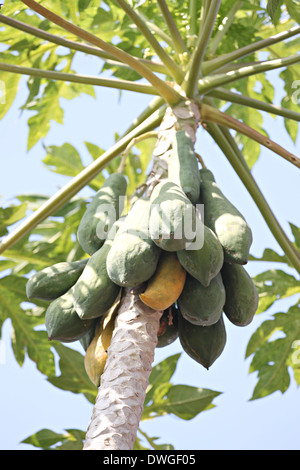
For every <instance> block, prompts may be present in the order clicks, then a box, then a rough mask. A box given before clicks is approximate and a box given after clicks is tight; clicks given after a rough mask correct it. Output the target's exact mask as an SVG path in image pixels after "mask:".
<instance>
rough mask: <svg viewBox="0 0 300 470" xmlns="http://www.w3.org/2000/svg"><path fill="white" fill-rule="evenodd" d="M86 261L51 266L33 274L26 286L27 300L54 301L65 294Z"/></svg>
mask: <svg viewBox="0 0 300 470" xmlns="http://www.w3.org/2000/svg"><path fill="white" fill-rule="evenodd" d="M87 261H88V260H87V259H82V260H78V261H72V262H69V263H68V262H61V263H56V264H53V265H52V266H49V267H47V268H44V269H42V270H41V271H38V272H37V273H35V274H34V275H33V276H32V277H31V278H30V279H29V280H28V281H27V284H26V295H27V297H28V299H29V300H31V299H40V300H50V301H51V300H54V299H57V298H58V297H60V296H61V295H63V294H65V293H66V292H67V291H68V290H69V289H70V288H71V287H72V286H73V285H74V284H75V282H76V281H77V279H78V278H79V276H80V275H81V273H82V271H83V269H84V267H85V266H86V263H87Z"/></svg>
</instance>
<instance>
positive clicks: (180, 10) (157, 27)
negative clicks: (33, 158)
mask: <svg viewBox="0 0 300 470" xmlns="http://www.w3.org/2000/svg"><path fill="white" fill-rule="evenodd" d="M40 3H41V2H40ZM42 3H43V6H45V7H48V8H50V9H51V10H53V11H55V12H56V13H57V14H58V15H61V16H62V17H63V18H66V19H67V20H69V21H71V22H72V23H74V24H76V25H78V26H80V27H81V28H84V29H85V30H86V31H89V32H91V33H93V34H95V35H99V36H100V37H101V39H103V40H104V41H106V42H108V43H110V42H111V43H116V44H117V46H118V48H120V49H121V50H122V51H126V52H127V53H128V54H131V55H132V56H134V57H135V58H137V59H143V60H151V59H155V60H156V51H155V50H154V48H153V45H151V44H149V42H148V41H147V40H146V38H145V37H144V35H143V34H141V32H140V30H139V29H138V28H137V27H136V25H134V24H133V22H132V21H131V19H130V18H129V16H128V15H126V14H125V12H124V11H123V9H122V8H121V7H120V6H119V4H118V2H117V1H115V0H114V1H111V2H101V4H100V6H99V1H96V0H79V1H76V2H74V1H72V0H67V1H60V0H47V1H44V2H42ZM129 3H130V5H131V6H132V7H133V9H134V11H136V12H138V13H139V14H140V15H141V16H142V18H146V19H148V20H147V21H148V23H147V24H149V28H150V30H151V28H152V30H153V31H154V32H155V33H156V35H157V37H158V38H159V39H160V40H161V42H162V43H163V44H164V46H165V49H164V50H165V51H166V52H167V54H168V55H169V56H170V57H171V58H172V59H173V60H174V62H175V64H177V65H178V66H179V67H183V66H185V65H186V60H187V59H186V55H188V54H190V53H191V52H192V51H193V50H194V47H195V35H194V34H192V33H193V29H194V28H195V24H194V23H193V18H192V17H191V16H190V10H189V7H188V2H186V1H183V0H170V1H169V2H168V6H169V9H170V11H171V13H172V15H173V18H174V21H175V24H176V27H177V28H178V31H179V33H180V34H181V36H182V37H183V38H185V45H186V54H185V53H181V54H178V53H177V52H176V48H175V47H174V43H173V41H172V38H170V36H169V30H168V27H167V24H166V21H164V18H163V16H162V15H161V14H160V10H159V6H158V4H157V2H148V1H143V0H142V1H137V0H132V1H131V2H129ZM190 3H191V4H192V3H193V2H192V1H191V2H190ZM203 3H206V2H195V4H196V16H197V17H199V16H200V10H201V6H202V4H203ZM236 3H239V8H238V10H237V11H236V12H235V13H236V14H232V11H233V10H232V9H233V8H234V7H235V6H236ZM261 3H262V2H260V1H258V0H244V1H242V2H235V1H234V0H230V1H226V2H222V3H221V6H220V9H219V13H218V16H217V18H216V22H215V24H214V28H213V34H212V40H211V42H210V45H209V47H208V49H207V51H206V56H205V60H204V67H205V64H206V66H209V65H210V64H212V63H213V61H214V60H216V59H218V57H222V56H223V55H225V54H229V53H231V52H232V51H237V50H239V49H241V48H243V47H246V46H248V45H249V44H254V43H255V42H256V41H258V40H263V39H265V38H267V37H270V36H271V35H274V34H277V33H280V32H282V31H287V30H289V29H290V28H291V27H292V26H293V25H294V24H295V23H299V21H300V18H299V8H298V6H297V3H298V2H297V1H295V0H286V1H283V0H280V1H278V0H269V1H268V2H267V6H266V7H264V6H262V5H261ZM2 13H4V15H5V16H6V17H8V18H13V19H15V20H18V21H19V22H22V23H25V24H27V25H29V26H31V27H34V28H40V30H42V31H43V32H45V33H47V34H52V35H55V36H56V37H57V36H58V37H63V38H64V39H66V40H69V41H74V40H76V41H77V38H76V37H75V36H74V34H72V33H70V32H68V31H65V30H64V31H63V34H62V30H61V28H60V27H59V26H57V25H56V24H54V23H52V22H50V21H49V20H47V19H44V18H41V16H40V15H38V14H36V13H34V12H30V10H29V9H28V8H27V6H26V5H25V4H24V3H22V2H20V1H19V0H11V1H10V2H6V4H5V7H4V9H3V11H2ZM227 15H228V17H229V21H230V25H229V34H224V35H222V33H221V31H222V28H219V26H220V25H221V23H222V20H223V19H224V17H225V16H227ZM153 18H156V19H157V20H155V24H154V22H153ZM0 21H1V18H0ZM1 26H2V25H1ZM1 40H2V43H3V46H4V47H3V48H2V49H1V51H2V52H0V62H1V63H3V64H12V65H15V66H22V67H31V68H35V69H41V70H49V71H54V72H65V73H69V74H73V75H76V74H77V73H80V71H77V70H76V57H77V56H78V55H79V54H81V52H80V51H78V50H73V49H71V48H69V49H68V48H67V47H62V45H61V44H55V43H54V42H50V41H45V40H44V39H43V38H40V37H38V36H35V35H30V34H27V35H24V32H23V31H21V30H19V29H17V28H16V27H15V26H12V25H9V24H4V25H3V29H2V30H1ZM297 40H298V39H294V38H291V39H290V40H289V41H287V42H277V43H274V44H272V45H270V46H267V47H264V48H262V50H255V49H254V50H253V52H252V53H251V54H248V55H247V56H245V57H240V58H239V59H238V61H237V62H235V63H234V65H235V66H237V67H241V66H242V65H248V64H253V63H256V62H259V61H260V60H268V59H274V58H278V57H287V56H294V55H297V54H298V49H299V47H298V42H297ZM98 52H99V51H98ZM94 61H95V68H96V69H97V70H98V69H99V68H100V69H101V73H100V75H101V74H106V75H108V76H109V77H110V78H113V79H119V80H126V81H128V82H131V83H132V84H133V86H134V85H135V84H137V83H140V81H141V76H140V75H139V74H138V73H137V71H135V70H132V69H131V68H130V67H128V66H126V64H125V65H124V64H123V65H122V66H120V62H118V61H114V60H111V59H105V58H103V57H99V55H98V56H97V53H96V51H94ZM231 65H232V64H230V62H229V65H225V71H226V66H227V67H229V68H230V66H231ZM164 70H165V69H164ZM217 72H218V69H217ZM221 72H222V68H221ZM170 75H171V74H170V73H169V71H168V70H165V73H164V76H165V78H166V81H167V80H170V79H171V76H170ZM299 76H300V65H299V62H298V63H294V64H292V65H291V66H289V67H283V69H282V70H281V71H280V75H279V77H280V79H281V81H282V86H283V88H284V90H285V97H284V98H283V100H282V103H281V106H282V109H283V114H282V115H283V118H284V124H285V128H286V131H287V133H288V135H289V136H290V138H291V141H292V142H293V143H295V142H296V139H297V135H298V122H299V116H298V119H291V118H290V116H291V114H289V113H288V111H290V112H291V113H295V114H296V113H297V108H298V106H297V105H296V104H295V103H294V101H293V100H292V93H293V91H294V90H293V87H292V84H293V83H294V82H295V81H296V80H297V79H298V78H299ZM20 77H21V75H20V74H17V73H11V71H2V72H1V75H0V78H1V80H2V81H3V82H5V84H7V85H6V89H5V97H6V99H5V103H4V104H3V105H1V106H0V119H3V118H5V115H6V113H7V112H8V111H9V109H10V108H11V106H12V104H13V103H14V100H15V99H16V96H17V93H18V85H19V82H20ZM26 83H27V96H26V97H25V98H24V103H23V105H22V107H21V111H22V113H23V116H24V118H25V119H27V123H28V140H27V150H31V149H32V148H33V147H34V146H35V145H36V144H37V143H38V142H40V141H43V139H44V138H45V136H47V134H48V133H49V130H50V129H51V123H52V121H55V122H57V123H60V124H63V123H64V106H66V100H73V99H76V98H78V97H79V96H80V95H81V94H82V93H84V94H88V95H90V96H91V97H95V86H93V85H90V84H86V83H74V82H69V81H60V80H54V79H49V78H45V77H43V76H41V77H37V76H29V78H26ZM218 91H219V94H218V95H215V96H214V95H213V93H212V94H211V99H212V100H213V103H214V106H216V107H217V108H218V109H220V110H222V111H224V110H225V111H226V113H227V115H229V116H231V117H233V118H235V119H237V120H239V121H242V122H244V123H246V124H247V125H248V126H250V127H251V128H252V129H254V130H255V131H258V132H260V133H262V134H263V135H266V136H267V132H266V130H265V129H264V127H263V125H264V114H263V111H262V108H260V107H259V106H257V107H255V106H253V107H252V106H250V105H249V106H242V105H241V104H240V102H239V100H238V99H237V98H236V100H233V101H232V102H231V103H229V102H228V100H227V99H226V98H225V97H226V95H223V98H222V92H234V93H235V95H242V96H244V97H246V98H249V99H252V100H256V102H257V101H260V102H263V103H266V104H272V103H273V100H274V96H275V91H276V90H274V86H273V84H272V80H271V78H270V76H269V74H268V72H260V73H258V74H255V75H249V76H245V77H244V78H241V79H238V80H236V81H235V82H234V83H227V84H226V83H225V84H223V86H221V87H219V88H218ZM233 98H234V97H233ZM248 104H249V103H248ZM285 110H286V111H287V113H285ZM270 113H271V115H273V114H272V112H271V110H270ZM120 137H121V136H118V135H115V140H116V142H118V141H119V139H120ZM234 139H235V142H236V144H237V145H238V148H239V149H240V151H241V152H242V154H243V155H244V158H245V161H246V163H247V166H248V168H249V169H252V168H253V166H254V165H255V163H256V162H257V161H258V159H259V156H260V152H261V147H260V144H259V143H257V142H256V141H254V140H252V139H249V138H248V137H246V136H245V135H243V134H240V133H236V134H235V135H234ZM149 142H150V144H149ZM154 144H155V139H153V138H151V139H150V140H147V141H143V140H141V141H140V142H137V143H135V145H134V146H133V147H132V148H131V150H130V153H129V155H128V157H127V164H126V167H125V171H124V174H125V175H126V176H127V177H128V181H129V186H128V193H129V195H130V197H132V196H134V194H135V191H136V188H138V187H139V186H140V185H142V184H143V183H144V180H145V175H146V174H147V169H148V166H149V163H150V161H151V156H152V151H153V148H154ZM85 146H86V148H87V151H88V153H89V155H90V161H91V162H95V161H96V160H97V159H98V158H99V157H101V156H102V155H103V154H104V153H105V150H104V149H102V148H100V147H99V146H98V144H97V143H91V142H85ZM44 150H45V155H44V156H43V159H42V162H43V164H44V165H45V166H46V167H47V168H48V169H49V170H50V171H52V172H55V173H57V174H60V175H64V176H67V177H69V178H70V179H71V178H73V177H75V176H77V175H79V174H80V173H81V172H82V171H83V170H84V169H85V167H86V165H85V164H84V163H83V159H82V157H81V156H80V154H79V152H78V150H77V149H76V148H75V147H74V146H73V145H72V144H71V143H68V142H66V143H64V144H62V145H60V146H58V145H55V144H53V145H48V146H45V147H44ZM204 157H205V155H204ZM121 159H122V155H121V153H120V152H119V154H118V156H117V157H116V158H114V159H111V161H110V162H109V163H108V164H107V165H106V166H105V168H104V169H101V171H99V172H98V173H97V174H95V175H94V177H93V178H91V179H90V181H89V182H88V186H89V191H90V194H91V195H93V194H94V192H95V191H97V189H99V188H100V186H101V184H102V183H103V181H104V179H105V177H106V176H107V174H108V173H112V172H114V171H116V170H117V169H118V167H119V165H120V163H121ZM49 197H50V196H48V195H40V194H27V195H18V194H16V198H15V201H14V202H13V203H12V204H10V205H9V206H3V207H1V208H0V236H1V237H5V236H6V235H7V234H8V233H10V232H12V231H13V229H14V227H15V224H20V223H21V222H23V221H24V220H26V219H27V217H29V215H30V214H32V213H34V212H36V210H37V209H39V208H41V207H42V206H43V204H44V203H45V202H46V201H47V200H48V199H49ZM87 202H88V201H87V200H85V199H83V198H81V197H79V196H77V195H74V196H73V197H72V198H70V200H68V201H67V202H65V203H64V204H63V205H62V207H60V208H58V209H57V210H56V211H55V212H53V213H52V214H50V215H49V216H48V217H47V218H46V219H45V220H41V221H40V223H38V224H37V225H36V226H35V227H34V228H32V230H30V233H27V234H25V235H24V236H23V237H22V238H21V239H20V240H18V241H17V242H16V243H14V244H13V245H12V246H10V247H9V248H7V249H6V250H5V252H4V254H3V256H2V257H1V258H0V271H1V277H0V325H1V327H2V325H3V324H4V322H5V321H6V320H7V319H8V318H10V319H11V322H12V348H13V352H14V355H15V358H16V361H17V362H18V363H19V365H20V366H22V364H23V363H24V360H25V357H26V356H28V358H29V359H30V360H32V361H34V362H35V363H36V367H37V369H38V370H39V371H40V372H41V373H42V374H44V375H45V376H46V377H47V380H48V382H49V383H51V384H52V385H53V386H55V387H58V388H59V389H62V390H68V391H71V392H73V393H76V394H83V395H84V396H85V397H86V399H87V400H88V401H89V402H91V403H93V402H94V400H95V396H96V389H95V387H94V386H93V385H92V384H91V382H90V381H89V379H88V377H87V375H86V372H85V370H84V365H83V354H81V353H80V352H78V351H74V350H73V349H72V348H69V347H67V346H65V345H62V344H60V343H57V342H54V343H51V344H49V342H48V340H47V335H46V333H45V331H44V329H43V324H44V313H45V310H46V308H47V303H46V302H43V301H36V302H34V304H32V303H28V302H26V294H25V284H26V280H27V278H28V277H29V275H30V274H31V273H32V272H33V271H38V270H40V269H42V268H44V267H46V266H49V265H52V264H54V263H57V262H60V261H65V260H68V261H73V260H75V259H81V258H82V257H84V256H85V255H84V253H83V251H82V249H81V247H80V246H79V244H78V242H77V240H76V231H77V227H78V224H79V221H80V219H81V217H82V215H83V212H84V210H85V207H86V204H87ZM290 227H291V231H292V234H293V237H294V241H293V242H292V244H293V246H294V247H295V249H296V250H297V251H299V250H300V229H299V228H298V227H296V226H295V225H294V224H290ZM251 261H252V262H256V263H260V262H263V264H264V263H269V266H270V269H268V270H266V271H264V272H262V273H260V274H258V275H256V276H255V277H254V282H255V285H256V287H257V289H258V292H259V299H260V301H259V309H258V312H257V314H258V315H260V314H263V313H267V314H268V309H270V307H271V306H272V307H274V306H276V302H277V301H279V300H280V299H283V298H291V301H293V302H294V305H293V306H291V307H290V308H289V310H288V311H287V312H280V313H275V314H274V315H273V316H271V318H270V319H268V320H266V321H263V322H262V323H261V325H260V326H259V328H258V329H257V331H256V332H255V333H254V334H253V336H252V337H251V338H250V341H249V344H248V348H247V353H246V357H250V356H252V361H251V365H250V371H249V372H251V373H252V372H256V373H257V385H256V387H255V389H254V391H253V395H252V400H255V399H258V398H261V397H266V396H267V395H270V394H272V393H274V392H275V391H277V390H279V391H281V392H282V393H284V392H285V391H286V390H287V389H288V387H289V384H290V381H291V377H290V374H289V370H290V369H291V370H292V372H293V380H295V382H296V383H297V385H299V384H300V368H299V367H300V366H299V360H298V349H297V348H299V341H300V324H299V306H300V304H299V293H300V282H299V280H298V279H297V277H296V274H295V272H294V271H293V266H292V264H291V262H290V259H289V257H288V256H287V254H286V253H284V254H283V255H281V254H278V253H276V252H275V251H274V250H271V249H269V248H266V249H265V251H264V253H263V255H262V256H261V257H260V258H258V257H255V256H254V255H252V256H251ZM273 263H281V266H282V269H273V268H272V265H273ZM276 265H277V264H276ZM291 269H292V272H291ZM274 338H275V339H274ZM55 355H57V356H58V357H59V369H60V372H59V375H58V372H57V369H56V367H55ZM178 359H179V356H178V355H176V356H171V357H169V358H167V359H166V360H164V361H163V362H161V363H159V364H157V365H156V366H155V367H154V368H153V371H152V374H151V377H150V383H149V388H148V392H147V396H146V400H145V406H144V413H143V416H142V420H147V419H153V418H156V417H159V416H163V415H165V414H174V415H176V416H178V417H179V418H181V419H185V420H189V419H192V418H193V417H195V416H196V415H197V414H199V413H200V412H202V411H204V410H208V409H210V408H212V407H213V406H214V405H213V400H214V399H215V398H216V397H217V396H218V395H219V392H215V391H211V390H206V389H198V388H195V387H190V386H187V385H178V384H176V385H174V384H173V383H172V382H170V380H171V377H172V375H173V373H174V372H175V369H176V366H177V361H178ZM83 439H84V433H83V431H80V430H75V429H67V430H66V432H65V433H64V434H57V433H54V432H53V431H51V430H48V429H44V430H41V431H39V432H37V433H36V434H34V435H32V436H30V437H28V438H27V439H25V440H24V441H23V442H24V443H27V444H30V445H32V446H36V447H39V448H43V449H57V450H62V449H64V450H67V449H68V450H75V449H80V448H81V447H82V441H83ZM156 439H157V438H150V437H149V436H147V435H146V434H145V433H144V432H143V431H142V429H140V433H139V435H138V437H137V440H136V448H137V449H143V448H146V447H145V446H150V447H151V448H153V449H158V448H164V449H170V448H172V445H171V444H165V445H163V446H159V445H157V444H156ZM145 441H146V443H145Z"/></svg>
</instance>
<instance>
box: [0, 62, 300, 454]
mask: <svg viewBox="0 0 300 470" xmlns="http://www.w3.org/2000/svg"><path fill="white" fill-rule="evenodd" d="M77 66H78V71H80V72H81V73H86V74H95V73H97V72H98V71H99V68H100V67H99V63H97V62H96V61H95V60H94V59H93V60H91V59H89V58H87V57H82V58H81V59H80V60H79V61H78V63H77ZM0 79H1V75H0ZM24 93H25V94H24ZM281 95H282V87H281V83H280V82H278V89H277V94H276V100H277V101H276V104H278V103H279V101H278V100H279V99H280V96H281ZM25 96H26V84H25V80H22V82H21V87H20V93H19V96H18V98H17V100H16V102H15V103H14V105H13V106H12V108H11V110H10V111H9V113H8V114H7V115H6V116H5V118H4V119H3V121H2V122H1V123H0V162H1V173H0V194H1V196H2V202H6V203H10V202H11V201H12V200H13V197H14V196H15V195H17V194H24V193H42V194H47V195H49V196H50V195H52V194H54V193H55V192H56V191H57V189H59V187H61V186H62V185H63V184H65V183H66V182H67V181H68V180H69V178H67V177H63V176H60V175H57V174H56V173H52V172H50V171H49V170H47V169H45V168H44V166H43V164H42V163H41V160H42V158H43V157H44V156H45V150H44V149H43V146H42V144H45V145H58V146H59V145H62V144H63V143H65V142H69V143H71V144H72V145H74V146H75V148H77V150H78V151H79V152H80V153H81V155H82V158H83V161H84V163H88V162H89V157H88V154H87V151H86V149H85V145H84V141H88V142H91V143H94V144H96V145H99V146H100V147H102V148H109V146H110V145H112V143H113V141H114V133H115V132H118V133H122V132H123V131H125V130H126V128H127V127H128V126H129V124H130V123H131V122H132V120H133V119H134V118H135V116H136V115H138V114H139V113H140V112H141V111H142V110H143V109H144V108H145V107H146V105H147V103H148V102H149V101H150V100H151V97H149V96H143V95H137V96H134V94H133V93H130V92H127V93H124V94H122V97H121V98H120V96H119V92H117V91H114V90H110V89H98V90H97V99H96V100H94V99H93V98H91V97H89V96H85V95H82V96H81V97H80V98H77V99H75V100H73V101H68V102H64V103H63V107H64V109H65V117H64V120H65V123H64V125H63V126H62V125H58V124H55V123H52V125H51V130H50V132H49V134H48V135H47V137H46V138H45V139H44V141H43V142H40V143H39V144H37V145H36V146H35V147H34V148H33V149H32V150H31V151H30V152H26V145H27V136H28V126H27V118H28V117H29V116H30V114H29V113H26V114H21V113H20V109H19V107H20V106H21V105H22V104H23V102H24V99H25ZM265 128H266V129H267V130H268V132H269V134H270V137H271V138H273V139H274V140H276V141H277V142H278V143H281V144H282V145H284V146H286V147H287V148H288V149H289V150H290V151H292V152H294V153H296V154H298V155H299V153H300V152H299V149H300V142H299V139H298V141H297V144H296V147H295V146H294V145H293V143H292V141H291V139H290V137H289V136H288V134H287V133H286V131H285V130H284V128H283V120H282V119H281V118H279V117H278V118H277V119H276V120H274V119H273V118H271V117H266V120H265ZM198 136H199V138H198V140H197V144H196V150H197V151H198V152H199V153H201V154H202V155H203V157H204V159H205V162H206V165H207V166H209V167H210V169H211V170H212V171H213V173H214V174H215V178H216V181H217V183H218V184H219V186H221V188H222V190H223V192H224V194H225V195H226V196H227V197H228V198H229V199H230V200H231V201H232V202H233V203H235V205H236V206H237V207H238V208H239V210H240V211H241V212H242V213H243V214H244V216H245V217H246V219H247V221H248V223H249V224H250V226H251V228H252V231H253V237H254V240H253V244H252V247H251V253H252V254H254V255H256V256H260V255H261V254H262V252H263V250H264V248H266V247H268V248H273V249H274V250H276V251H277V252H278V253H282V251H281V249H280V248H279V247H278V244H277V242H276V241H275V240H274V238H273V236H272V234H271V233H270V231H269V229H268V227H267V226H266V224H265V222H264V220H263V219H262V217H261V215H260V213H259V212H258V209H257V208H256V206H255V204H254V202H253V201H252V199H251V197H250V196H249V194H248V193H247V191H246V190H245V188H244V187H243V185H242V183H241V181H240V180H239V178H238V177H237V175H236V174H235V173H234V171H233V169H232V168H231V166H230V165H229V163H228V162H227V160H226V159H225V157H224V156H223V154H222V153H221V152H220V151H219V150H218V148H217V147H216V146H215V145H214V144H212V142H211V140H210V138H209V137H208V136H207V135H205V134H204V133H203V132H202V131H199V134H198ZM253 174H254V177H255V178H256V180H257V182H258V184H259V185H260V186H261V188H262V190H263V193H264V195H265V197H266V199H267V200H268V201H269V203H270V205H271V208H272V209H273V211H274V212H275V214H276V216H277V217H278V219H279V221H280V223H281V224H282V226H283V228H284V229H286V231H287V233H288V235H289V236H291V233H290V230H289V226H288V221H290V222H292V223H294V224H296V225H298V226H299V205H298V204H299V182H298V178H297V176H298V175H296V171H295V168H294V167H293V166H292V165H290V164H289V163H288V162H285V161H283V160H282V159H281V158H280V157H279V156H277V155H275V154H273V153H271V152H270V151H269V150H265V149H262V152H261V156H260V159H259V161H258V162H257V163H256V164H255V166H254V169H253ZM80 194H84V195H85V194H86V195H89V194H90V192H89V190H88V189H83V190H82V191H81V193H80ZM272 267H274V268H279V269H281V268H282V266H281V265H279V264H278V265H277V264H274V265H272ZM246 268H247V270H248V272H249V273H250V274H251V275H255V274H257V273H259V272H263V271H264V270H266V269H270V265H268V264H267V263H254V262H249V263H248V265H247V267H246ZM288 272H291V273H293V271H292V270H289V271H288ZM295 300H296V299H295V298H291V299H288V300H284V301H283V300H282V301H279V302H277V303H276V305H275V307H272V308H271V309H269V310H268V311H267V312H266V313H264V314H261V315H259V316H257V317H255V319H254V321H253V322H252V324H250V325H249V326H248V327H246V328H238V327H235V326H234V325H231V324H229V322H227V321H226V320H225V321H226V331H227V344H226V347H225V350H224V352H223V353H222V355H221V356H220V358H219V359H218V360H217V361H216V362H215V363H214V365H213V366H212V367H211V368H210V369H209V371H207V370H206V369H204V368H203V367H202V366H200V365H199V364H197V363H196V362H194V361H193V360H192V359H191V358H189V357H188V356H187V355H186V354H185V353H183V352H182V349H181V346H180V344H179V341H178V340H177V341H176V342H175V343H173V344H172V345H170V346H168V347H167V348H163V349H159V350H157V351H156V356H155V360H154V363H155V364H156V363H158V362H160V361H161V360H163V359H164V358H166V357H168V356H170V355H172V354H176V353H178V352H181V353H182V355H181V358H180V360H179V362H178V367H177V370H176V372H175V374H174V376H173V377H172V382H173V383H174V384H188V385H192V386H196V387H202V388H210V389H212V390H215V391H219V392H222V394H221V395H220V396H218V397H217V398H216V399H215V400H214V404H215V405H216V406H215V407H214V408H213V409H212V410H208V411H206V412H203V413H200V414H199V415H198V416H197V417H196V418H194V419H193V420H190V421H184V420H181V419H179V418H176V417H175V416H167V417H163V418H158V419H155V420H153V421H151V422H150V421H149V422H144V423H142V424H141V429H142V430H143V431H145V432H147V433H148V434H149V436H151V437H153V436H158V437H159V438H160V439H159V440H158V442H159V443H171V444H173V445H174V447H175V449H178V450H193V449H195V450H299V449H300V437H299V425H298V423H299V420H300V407H299V390H298V389H297V387H296V385H295V383H294V381H293V380H292V381H291V385H290V387H289V389H288V391H287V392H286V393H285V394H283V395H282V394H281V393H280V392H276V393H274V394H272V395H270V396H268V397H266V398H264V399H260V400H254V401H251V400H250V398H251V395H252V391H253V389H254V387H255V385H256V382H257V377H256V374H249V365H250V362H251V358H248V359H247V360H245V350H246V347H247V343H248V341H249V339H250V337H251V335H252V333H253V332H254V331H255V330H256V328H257V327H258V326H259V325H260V324H261V323H262V321H264V320H266V319H269V318H271V315H272V314H273V313H276V312H278V311H286V310H287V308H288V306H289V305H292V304H293V303H295ZM10 334H11V324H10V321H9V320H8V321H6V322H5V323H4V326H3V330H2V341H1V349H0V449H1V450H32V447H31V446H28V445H24V444H20V442H21V441H22V440H23V439H25V438H26V437H28V436H29V435H31V434H33V433H35V432H37V431H39V430H40V429H43V428H47V429H51V430H53V431H56V432H63V430H64V429H68V428H76V429H82V430H85V429H86V428H87V426H88V424H89V421H90V416H91V413H92V404H90V403H89V402H88V401H87V400H86V399H85V398H84V397H83V396H81V395H74V394H72V393H70V392H65V391H62V390H59V389H57V388H55V387H54V386H52V385H51V384H49V383H47V380H46V377H44V376H43V375H42V374H41V373H40V372H38V371H37V369H36V367H35V365H34V364H33V363H32V361H30V360H29V359H28V358H26V359H25V362H24V365H23V366H22V367H20V366H19V365H18V364H17V362H16V360H15V358H14V356H13V353H12V350H11V346H10ZM74 347H76V345H75V346H74Z"/></svg>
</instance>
